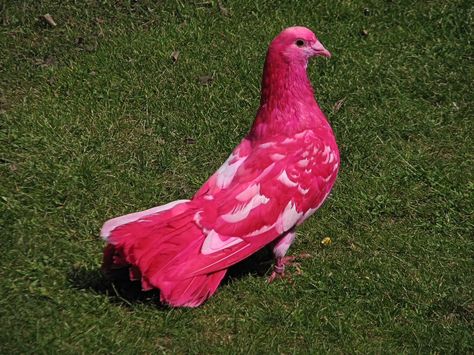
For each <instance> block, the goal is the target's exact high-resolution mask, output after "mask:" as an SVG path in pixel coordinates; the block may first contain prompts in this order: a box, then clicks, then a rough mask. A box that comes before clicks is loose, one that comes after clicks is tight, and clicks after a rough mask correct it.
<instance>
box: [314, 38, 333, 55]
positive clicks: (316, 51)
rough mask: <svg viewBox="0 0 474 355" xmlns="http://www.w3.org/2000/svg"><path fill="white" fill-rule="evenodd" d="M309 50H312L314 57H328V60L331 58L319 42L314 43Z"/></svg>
mask: <svg viewBox="0 0 474 355" xmlns="http://www.w3.org/2000/svg"><path fill="white" fill-rule="evenodd" d="M311 49H312V50H313V55H314V56H320V55H321V56H323V57H328V58H330V57H331V53H329V51H328V50H327V49H326V48H324V46H323V45H322V43H321V42H319V41H316V43H315V44H313V45H312V46H311Z"/></svg>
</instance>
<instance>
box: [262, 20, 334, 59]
mask: <svg viewBox="0 0 474 355" xmlns="http://www.w3.org/2000/svg"><path fill="white" fill-rule="evenodd" d="M268 50H269V53H271V54H273V55H274V56H279V57H280V58H281V59H283V60H284V61H285V62H288V63H294V62H299V63H307V62H308V59H309V58H311V57H316V56H324V57H330V56H331V53H329V51H328V50H327V49H326V48H324V47H323V45H322V44H321V42H319V40H318V39H317V37H316V35H315V34H314V33H313V32H312V31H311V30H309V29H308V28H306V27H301V26H296V27H289V28H286V29H284V30H283V31H282V32H281V33H280V34H279V35H278V36H276V37H275V39H274V40H273V41H272V43H271V44H270V47H269V49H268Z"/></svg>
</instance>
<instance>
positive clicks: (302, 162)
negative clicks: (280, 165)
mask: <svg viewBox="0 0 474 355" xmlns="http://www.w3.org/2000/svg"><path fill="white" fill-rule="evenodd" d="M308 164H309V160H308V159H302V160H300V161H298V163H296V165H298V166H299V167H300V168H306V167H307V166H308Z"/></svg>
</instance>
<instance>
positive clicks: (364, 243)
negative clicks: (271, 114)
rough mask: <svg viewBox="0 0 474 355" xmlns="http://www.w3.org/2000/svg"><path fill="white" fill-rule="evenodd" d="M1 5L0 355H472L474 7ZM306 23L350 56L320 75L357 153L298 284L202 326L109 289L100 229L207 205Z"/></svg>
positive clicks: (119, 0) (273, 288) (242, 298)
mask: <svg viewBox="0 0 474 355" xmlns="http://www.w3.org/2000/svg"><path fill="white" fill-rule="evenodd" d="M222 7H223V8H225V10H227V11H228V12H230V13H229V14H226V11H225V10H223V9H222ZM0 10H1V20H2V27H1V32H0V52H1V53H2V55H1V56H0V78H1V80H0V85H1V86H0V125H1V131H0V137H1V144H0V154H1V165H0V169H1V170H0V171H1V175H0V176H1V184H0V196H1V214H0V218H1V221H2V233H1V237H0V238H1V239H0V243H1V246H2V250H3V251H2V258H1V264H0V265H1V266H0V276H1V281H0V317H1V325H0V352H1V353H111V352H114V353H161V352H163V353H168V352H171V353H209V352H211V353H274V352H277V353H455V354H460V353H472V352H474V299H473V289H474V288H473V285H474V278H473V266H474V265H473V259H472V256H473V252H474V240H473V234H474V233H473V200H474V198H473V197H474V196H473V190H474V185H473V174H472V173H473V170H472V165H473V152H472V142H473V135H472V118H473V112H472V108H473V100H472V82H473V79H474V75H473V70H472V53H473V46H472V13H473V7H472V4H470V2H469V1H461V0H453V1H449V2H446V1H375V0H373V1H370V0H366V1H337V2H334V1H329V0H324V1H318V2H316V3H315V2H311V1H307V2H306V1H305V2H303V1H301V2H298V3H296V2H285V1H277V2H274V1H250V0H242V1H223V2H222V3H221V9H220V8H219V6H218V4H217V2H216V1H210V2H201V1H195V2H184V1H176V2H174V1H168V2H163V3H159V4H157V3H156V2H155V1H146V0H144V1H132V2H128V1H124V0H116V1H108V0H103V1H93V0H86V1H83V2H76V1H67V2H55V1H36V2H30V1H11V2H4V3H3V4H2V5H0ZM46 13H50V14H51V15H52V16H53V18H54V19H55V21H56V22H57V26H56V27H54V28H53V27H51V26H49V25H47V24H46V23H44V21H42V20H40V19H38V16H40V15H44V14H46ZM226 15H228V16H226ZM294 24H302V25H306V26H308V27H311V28H313V29H314V30H315V31H316V33H317V34H318V36H319V37H320V39H321V40H322V42H323V43H324V45H325V46H326V47H327V48H328V49H329V50H330V51H331V52H332V53H333V58H331V59H330V60H323V59H318V60H316V61H313V62H312V63H311V64H310V66H309V73H310V76H311V80H312V82H313V84H314V87H315V91H316V96H317V98H318V101H319V102H320V104H321V106H322V107H323V109H324V111H325V112H326V113H327V115H328V118H329V120H330V121H331V124H332V125H333V127H334V130H335V133H336V135H337V138H338V142H339V144H340V148H341V155H342V168H341V172H340V176H339V180H338V182H337V184H336V186H335V189H334V191H333V194H332V196H331V197H330V199H329V200H328V202H327V203H326V204H325V206H324V207H323V208H322V209H321V210H320V211H319V212H318V213H317V214H316V215H315V216H314V217H312V218H311V219H310V220H309V221H307V223H305V225H304V226H303V227H302V228H300V231H299V235H298V238H297V242H296V243H295V245H294V246H293V248H292V250H291V253H298V252H303V251H304V252H309V253H311V254H312V255H313V257H312V258H311V259H305V260H303V261H302V263H301V265H302V270H303V274H302V275H299V276H297V275H295V276H294V277H293V281H294V282H289V281H282V282H277V283H274V284H272V285H267V284H266V283H265V278H264V277H263V276H262V275H261V274H259V273H255V272H248V273H243V274H241V275H240V276H238V277H234V278H231V279H230V280H228V282H227V283H226V284H224V285H223V286H222V287H221V288H220V290H219V292H218V293H217V294H216V295H215V296H214V297H213V298H212V299H211V300H210V301H209V302H208V303H206V304H205V305H204V306H203V307H201V308H199V309H194V310H189V309H168V308H163V307H160V306H159V305H158V304H157V302H156V295H153V294H142V293H140V292H138V290H136V289H133V288H130V287H129V288H124V286H123V285H120V284H117V285H112V284H110V283H108V282H107V281H105V280H103V279H102V277H101V276H100V273H99V271H98V268H99V266H100V262H101V250H102V247H103V244H102V242H101V241H100V240H99V239H98V230H99V228H100V226H101V224H102V223H103V221H104V220H105V219H107V218H109V217H112V216H116V215H120V214H123V213H127V212H132V211H136V210H140V209H145V208H149V207H151V206H154V205H157V204H162V203H166V202H169V201H171V200H174V199H178V198H187V197H189V196H191V195H192V194H193V192H194V191H196V190H197V189H198V187H199V186H200V185H201V184H202V183H203V182H204V181H205V179H206V178H207V177H208V176H209V175H210V174H211V173H212V172H213V171H214V170H215V169H216V168H217V167H218V166H219V165H220V163H222V162H223V161H224V159H225V158H226V157H227V155H228V153H229V152H230V151H231V150H232V148H233V147H234V146H235V145H236V144H237V142H238V141H239V140H240V138H241V137H242V136H243V135H245V133H246V132H247V130H248V129H249V126H250V124H251V122H252V120H253V117H254V114H255V111H256V109H257V107H258V102H259V85H260V76H261V71H262V66H263V60H264V56H265V50H266V46H267V44H268V43H269V41H270V40H271V39H272V38H273V36H275V35H276V34H277V33H278V32H279V31H280V30H281V29H282V28H284V27H286V26H290V25H294ZM363 30H365V31H366V32H365V34H364V33H363ZM173 51H179V58H178V61H177V62H176V63H173V61H172V60H171V57H170V56H171V53H172V52H173ZM203 76H209V77H211V78H212V80H210V82H208V83H205V84H203V83H202V81H206V80H204V79H202V77H203ZM199 78H201V80H200V79H199ZM340 100H344V101H343V104H342V106H341V107H340V109H339V110H337V108H336V107H335V104H336V103H337V102H338V101H340ZM327 236H329V237H331V238H332V240H333V244H332V245H331V246H330V247H327V248H323V247H322V246H321V244H320V241H321V240H322V239H323V238H324V237H327ZM267 269H268V265H266V266H265V267H264V270H267Z"/></svg>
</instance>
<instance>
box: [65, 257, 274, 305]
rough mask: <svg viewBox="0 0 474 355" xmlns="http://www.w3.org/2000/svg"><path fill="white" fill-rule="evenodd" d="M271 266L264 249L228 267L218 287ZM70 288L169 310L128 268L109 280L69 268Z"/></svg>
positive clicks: (119, 301)
mask: <svg viewBox="0 0 474 355" xmlns="http://www.w3.org/2000/svg"><path fill="white" fill-rule="evenodd" d="M271 265H272V253H271V251H270V249H268V248H263V249H262V250H260V251H259V252H257V253H255V254H253V255H251V256H250V257H248V258H247V259H245V260H242V261H241V262H240V263H238V264H236V265H234V266H232V267H230V268H229V270H228V272H227V274H226V276H225V278H224V279H223V280H222V282H221V285H227V284H230V283H232V282H233V281H235V280H239V279H242V278H245V277H247V276H260V277H263V276H264V275H265V274H266V273H267V272H268V270H269V269H270V267H271ZM68 280H69V283H70V284H71V286H72V287H73V288H75V289H78V290H86V291H89V292H93V293H99V294H104V295H107V296H108V297H109V298H110V299H111V301H112V302H113V303H117V304H119V305H122V306H128V307H130V306H132V305H133V304H137V303H144V304H150V305H153V306H156V307H158V308H162V309H169V307H167V306H166V305H163V304H162V303H161V302H160V291H159V290H151V291H143V290H142V289H141V285H140V282H139V281H130V279H129V277H128V268H123V269H120V270H116V271H115V272H114V273H113V275H111V277H108V276H105V275H104V274H103V273H102V271H101V270H100V269H95V270H90V269H86V268H83V267H72V268H71V270H70V271H69V274H68Z"/></svg>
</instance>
